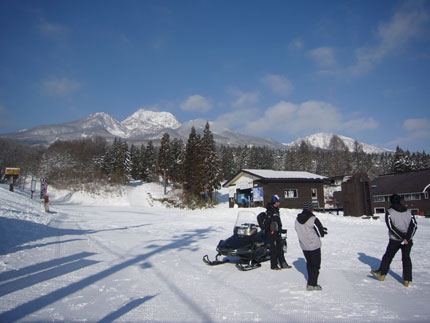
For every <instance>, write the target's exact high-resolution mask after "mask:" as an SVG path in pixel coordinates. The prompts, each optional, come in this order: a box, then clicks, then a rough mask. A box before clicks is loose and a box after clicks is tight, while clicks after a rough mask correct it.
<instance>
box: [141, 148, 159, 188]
mask: <svg viewBox="0 0 430 323" xmlns="http://www.w3.org/2000/svg"><path fill="white" fill-rule="evenodd" d="M142 154H143V155H144V158H143V167H142V168H143V170H144V172H145V174H146V180H147V181H148V182H151V181H153V180H154V179H155V175H156V168H157V162H156V152H155V148H154V145H153V143H152V141H149V142H148V144H147V145H146V149H145V150H144V151H143V152H142Z"/></svg>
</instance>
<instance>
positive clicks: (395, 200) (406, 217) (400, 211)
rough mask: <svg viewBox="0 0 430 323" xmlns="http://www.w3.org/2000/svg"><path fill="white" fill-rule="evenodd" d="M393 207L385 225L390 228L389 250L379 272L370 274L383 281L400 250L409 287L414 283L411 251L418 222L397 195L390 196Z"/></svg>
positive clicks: (405, 283) (387, 215)
mask: <svg viewBox="0 0 430 323" xmlns="http://www.w3.org/2000/svg"><path fill="white" fill-rule="evenodd" d="M390 203H391V206H390V208H389V209H388V210H387V212H386V214H385V223H386V225H387V227H388V236H389V242H388V246H387V250H386V251H385V254H384V256H383V257H382V261H381V264H380V266H379V269H378V270H371V271H370V273H371V274H372V275H374V276H375V277H376V278H377V279H378V280H380V281H383V280H384V279H385V276H386V275H387V273H388V270H389V269H390V264H391V261H392V260H393V258H394V256H395V255H396V253H397V251H399V249H401V250H402V265H403V284H404V285H405V286H406V287H407V286H409V283H410V282H411V281H412V260H411V249H412V246H413V242H412V238H413V237H414V234H415V232H416V230H417V220H416V219H415V216H414V215H412V213H411V211H409V210H408V209H407V208H406V207H405V206H404V205H403V204H401V198H400V196H399V195H397V194H393V195H392V196H390Z"/></svg>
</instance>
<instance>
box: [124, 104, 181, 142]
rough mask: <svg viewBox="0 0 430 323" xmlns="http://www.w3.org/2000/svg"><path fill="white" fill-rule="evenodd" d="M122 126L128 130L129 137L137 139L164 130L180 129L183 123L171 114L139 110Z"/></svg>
mask: <svg viewBox="0 0 430 323" xmlns="http://www.w3.org/2000/svg"><path fill="white" fill-rule="evenodd" d="M121 125H122V126H124V127H125V128H126V129H127V130H128V132H127V134H126V136H127V137H136V136H144V135H146V134H148V133H156V132H158V131H160V130H163V129H164V128H169V129H178V128H179V127H180V126H181V123H180V122H179V121H178V120H176V118H175V117H174V115H173V114H171V113H169V112H154V111H148V110H144V109H139V110H138V111H136V112H135V113H133V114H132V115H131V116H129V117H128V118H126V119H125V120H124V121H123V122H121Z"/></svg>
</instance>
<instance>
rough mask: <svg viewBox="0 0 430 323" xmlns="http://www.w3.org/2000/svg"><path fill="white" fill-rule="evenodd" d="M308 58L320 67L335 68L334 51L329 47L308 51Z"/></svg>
mask: <svg viewBox="0 0 430 323" xmlns="http://www.w3.org/2000/svg"><path fill="white" fill-rule="evenodd" d="M308 53H309V56H310V57H311V58H312V60H313V61H314V62H315V63H316V64H317V65H318V66H319V67H320V68H327V67H335V66H337V61H336V58H335V50H334V49H333V48H331V47H319V48H315V49H312V50H310V51H309V52H308Z"/></svg>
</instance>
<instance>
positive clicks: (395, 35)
mask: <svg viewBox="0 0 430 323" xmlns="http://www.w3.org/2000/svg"><path fill="white" fill-rule="evenodd" d="M424 4H425V2H424V1H418V0H413V1H404V2H402V5H401V6H400V7H399V8H398V9H397V10H396V11H395V12H394V13H393V15H392V16H391V18H390V19H389V20H387V21H385V22H381V23H380V24H379V25H378V26H377V28H376V31H375V34H374V37H373V40H374V44H373V45H367V46H362V47H359V48H356V49H355V52H354V54H355V62H354V63H353V64H351V65H349V66H345V67H339V64H338V62H337V61H336V59H335V56H334V54H335V50H334V49H333V48H330V47H320V48H316V49H314V50H312V51H310V52H309V55H310V57H311V58H312V59H313V60H314V61H315V62H316V63H317V64H318V67H319V68H320V70H319V71H318V74H325V75H334V76H343V77H348V76H355V77H358V76H362V75H364V74H367V73H369V72H370V71H371V70H372V69H373V68H374V66H375V65H376V64H378V63H380V62H381V61H382V60H384V59H386V58H387V57H390V56H394V55H397V54H399V53H401V52H402V51H403V50H404V49H405V48H407V46H409V44H410V43H411V42H412V41H414V40H416V39H419V38H420V37H423V36H425V35H426V34H428V30H429V28H430V10H428V8H427V7H426V6H425V5H424ZM369 38H370V37H369Z"/></svg>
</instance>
